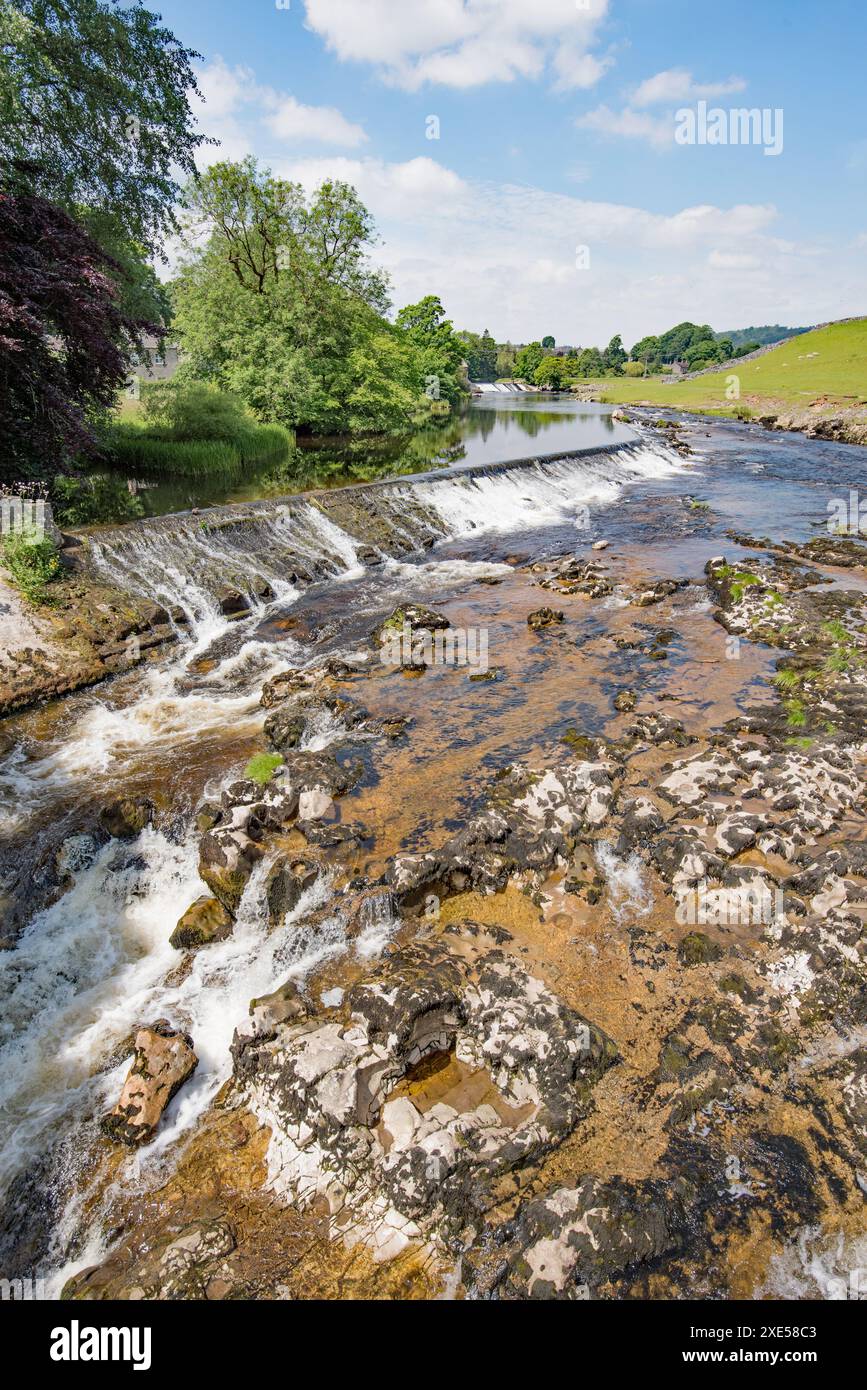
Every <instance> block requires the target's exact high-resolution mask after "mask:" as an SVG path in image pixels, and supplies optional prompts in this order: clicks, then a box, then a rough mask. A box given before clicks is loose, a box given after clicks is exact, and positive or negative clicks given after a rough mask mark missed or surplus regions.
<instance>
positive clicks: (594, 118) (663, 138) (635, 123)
mask: <svg viewBox="0 0 867 1390" xmlns="http://www.w3.org/2000/svg"><path fill="white" fill-rule="evenodd" d="M575 124H576V126H577V127H578V129H579V130H594V131H596V132H597V133H598V134H600V135H624V136H626V137H627V138H628V139H638V140H646V141H648V143H649V144H651V145H654V146H655V147H656V148H657V149H665V148H666V147H667V146H669V145H670V146H672V147H673V146H674V131H675V124H674V121H673V120H670V119H668V118H667V117H665V116H651V115H650V113H649V112H647V111H633V109H632V107H630V106H626V107H624V109H623V110H622V111H612V110H611V107H610V106H597V107H596V109H595V111H587V112H586V113H585V115H583V116H579V117H578V119H577V120H576V122H575Z"/></svg>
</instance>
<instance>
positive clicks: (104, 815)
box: [99, 797, 154, 840]
mask: <svg viewBox="0 0 867 1390" xmlns="http://www.w3.org/2000/svg"><path fill="white" fill-rule="evenodd" d="M153 813H154V808H153V803H152V802H150V801H148V799H147V798H146V797H118V798H117V800H116V801H110V802H109V803H108V805H107V806H104V807H103V808H102V810H101V811H100V813H99V824H100V826H101V827H102V829H103V830H104V831H105V832H106V834H107V835H111V836H112V838H113V839H115V840H134V839H135V837H136V835H140V834H141V832H142V831H143V830H144V828H145V826H146V825H150V822H151V820H152V819H153Z"/></svg>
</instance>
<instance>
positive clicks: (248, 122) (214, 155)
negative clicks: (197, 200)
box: [198, 56, 367, 164]
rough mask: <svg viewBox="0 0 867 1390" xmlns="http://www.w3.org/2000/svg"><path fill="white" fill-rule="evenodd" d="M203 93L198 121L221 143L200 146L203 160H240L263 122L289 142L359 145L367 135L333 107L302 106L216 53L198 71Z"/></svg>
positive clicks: (201, 160)
mask: <svg viewBox="0 0 867 1390" xmlns="http://www.w3.org/2000/svg"><path fill="white" fill-rule="evenodd" d="M198 81H199V89H200V91H201V93H202V96H203V97H204V101H205V104H204V108H203V110H202V113H201V116H200V124H201V126H202V129H203V130H204V132H205V134H206V135H210V136H213V137H214V138H215V139H217V140H219V142H220V143H219V145H216V146H215V145H206V146H203V147H202V149H201V150H200V151H199V163H200V164H212V163H214V161H215V160H218V159H242V158H243V157H244V155H246V154H250V153H251V152H252V151H253V149H254V147H255V143H256V142H255V141H254V138H253V137H254V127H255V124H256V123H257V122H261V123H262V125H263V126H264V127H265V129H266V130H267V131H268V132H269V134H270V136H271V137H273V139H276V140H277V141H279V142H285V143H286V144H293V145H297V144H299V143H309V144H315V145H339V146H343V147H345V148H346V149H355V148H356V147H357V146H358V145H360V144H363V143H364V141H366V140H367V134H366V132H365V131H364V129H363V127H362V126H360V125H356V124H355V123H354V122H352V121H349V120H347V119H346V117H345V116H344V115H343V114H342V113H341V112H340V111H338V110H337V108H336V107H334V106H304V105H302V103H301V102H299V101H296V99H295V97H293V96H290V95H289V94H288V93H286V92H275V91H274V90H273V88H271V87H263V86H260V85H259V83H258V82H257V81H256V78H255V74H254V73H252V72H251V71H250V69H249V68H243V67H237V68H230V67H229V66H228V64H227V63H226V62H225V60H224V59H223V58H221V57H219V56H218V57H216V58H214V59H213V60H212V61H211V62H210V63H208V64H206V65H205V66H204V67H202V68H201V69H200V70H199V73H198Z"/></svg>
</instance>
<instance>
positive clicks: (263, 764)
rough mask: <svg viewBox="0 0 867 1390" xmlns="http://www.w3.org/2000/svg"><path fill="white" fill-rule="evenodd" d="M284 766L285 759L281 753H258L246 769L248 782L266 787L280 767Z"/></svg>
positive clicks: (245, 773) (245, 774)
mask: <svg viewBox="0 0 867 1390" xmlns="http://www.w3.org/2000/svg"><path fill="white" fill-rule="evenodd" d="M282 766H283V759H282V757H281V755H280V754H279V753H257V754H256V755H255V757H252V758H251V759H250V761H249V762H248V764H247V766H246V767H245V768H244V776H245V777H246V778H247V779H248V781H250V782H258V784H259V786H260V787H264V786H267V784H268V783H269V782H270V781H271V778H272V777H273V776H274V773H275V772H276V771H277V769H278V767H282Z"/></svg>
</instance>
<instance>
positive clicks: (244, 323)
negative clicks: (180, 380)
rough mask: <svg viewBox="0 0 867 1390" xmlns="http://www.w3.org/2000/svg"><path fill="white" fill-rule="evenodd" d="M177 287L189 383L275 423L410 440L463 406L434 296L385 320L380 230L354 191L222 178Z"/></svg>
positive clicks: (255, 171)
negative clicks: (451, 405) (375, 257)
mask: <svg viewBox="0 0 867 1390" xmlns="http://www.w3.org/2000/svg"><path fill="white" fill-rule="evenodd" d="M186 228H187V237H188V239H187V257H186V260H185V262H184V264H183V267H182V269H181V272H180V274H179V276H178V279H177V280H176V282H175V284H174V287H173V303H174V306H175V323H174V329H175V331H176V332H177V334H178V336H179V338H180V340H181V343H182V345H183V348H184V353H185V359H186V360H185V368H184V371H185V375H186V376H187V377H188V378H189V377H194V378H198V379H201V380H204V381H206V382H209V383H210V384H211V385H213V386H215V387H217V388H219V389H220V390H221V391H223V392H228V393H230V394H233V395H236V396H238V397H239V398H240V400H241V401H243V403H244V405H245V406H246V408H247V409H248V410H249V411H250V412H251V413H252V414H253V415H254V416H255V417H256V418H257V419H258V420H261V421H263V422H268V423H275V424H280V425H284V426H286V427H287V428H297V429H300V430H304V431H307V432H311V433H317V434H338V433H345V432H346V431H347V430H353V431H356V432H359V433H362V432H377V431H383V430H387V431H389V430H401V429H402V430H406V429H407V428H409V426H410V425H411V424H412V423H413V422H414V421H415V420H416V419H417V418H418V417H419V414H420V412H421V411H424V412H425V413H430V412H431V411H432V410H433V409H442V402H443V401H447V402H448V401H456V400H458V399H459V397H460V394H461V388H460V386H459V383H458V370H459V365H460V362H461V360H462V349H461V346H460V344H459V343H458V342H457V339H456V337H455V334H454V332H453V330H452V326H451V324H450V323H449V322H448V321H447V320H446V319H445V316H444V313H443V309H442V305H441V304H440V302H439V300H438V299H436V298H435V297H434V296H428V297H427V298H426V299H424V300H422V301H421V302H420V303H419V304H417V305H410V306H408V307H407V308H406V309H404V310H402V311H401V314H400V315H399V316H398V323H397V325H396V326H393V325H390V324H388V323H387V322H386V321H385V319H384V318H383V317H382V310H383V308H384V307H385V303H386V299H385V286H384V283H383V280H382V277H381V276H380V275H379V274H378V272H376V271H374V270H371V269H370V267H369V266H368V264H367V259H366V257H367V250H368V248H369V246H370V245H371V244H372V243H373V241H374V228H373V224H372V221H371V219H370V216H369V214H368V213H367V211H366V209H365V208H364V207H363V206H362V204H361V203H360V202H359V200H358V196H357V194H356V193H355V191H354V189H352V188H350V187H348V185H346V184H340V183H332V182H329V183H325V184H323V185H322V187H321V188H320V189H319V190H318V191H317V192H316V193H315V194H314V195H313V196H312V198H311V199H309V200H308V199H307V198H306V197H305V195H304V192H303V190H302V189H301V187H300V186H299V185H297V184H292V183H287V182H286V181H285V180H282V179H277V178H274V177H272V175H271V174H270V173H268V172H267V171H266V170H261V169H259V167H258V165H257V164H256V162H255V161H254V160H252V159H247V160H244V161H243V162H242V163H240V164H232V163H228V162H225V163H222V164H217V165H214V166H213V167H212V168H211V169H210V170H208V172H207V174H206V175H204V176H203V177H202V180H201V183H200V184H198V185H196V186H195V187H192V188H191V189H190V190H189V193H188V197H187V213H186Z"/></svg>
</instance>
